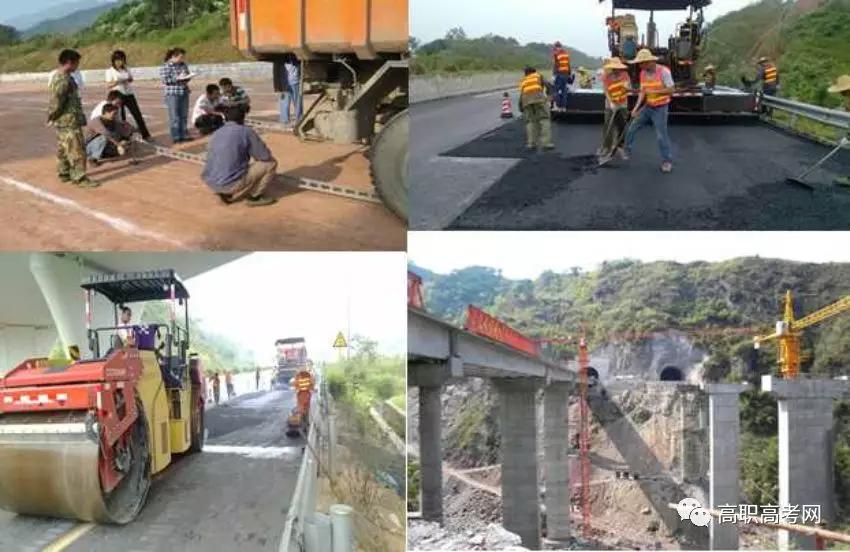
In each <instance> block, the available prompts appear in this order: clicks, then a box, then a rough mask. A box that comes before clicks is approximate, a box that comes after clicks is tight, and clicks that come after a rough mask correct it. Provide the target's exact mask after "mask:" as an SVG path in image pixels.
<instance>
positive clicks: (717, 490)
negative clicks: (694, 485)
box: [703, 383, 747, 550]
mask: <svg viewBox="0 0 850 552" xmlns="http://www.w3.org/2000/svg"><path fill="white" fill-rule="evenodd" d="M746 388H747V386H746V385H745V384H737V383H709V384H704V385H703V390H704V391H705V392H706V393H707V394H708V408H709V414H708V417H709V422H708V423H709V491H708V495H709V508H714V509H717V508H719V507H720V506H724V505H726V506H729V505H731V506H734V507H735V509H736V511H737V508H738V504H739V501H740V496H741V495H740V479H741V469H740V464H739V456H740V446H741V445H740V443H741V420H740V406H739V404H738V396H739V395H740V394H741V392H742V391H744V390H745V389H746ZM708 538H709V547H710V548H711V549H712V550H738V526H737V524H735V523H730V522H724V523H719V521H718V519H717V518H715V519H712V521H711V524H710V525H709V530H708Z"/></svg>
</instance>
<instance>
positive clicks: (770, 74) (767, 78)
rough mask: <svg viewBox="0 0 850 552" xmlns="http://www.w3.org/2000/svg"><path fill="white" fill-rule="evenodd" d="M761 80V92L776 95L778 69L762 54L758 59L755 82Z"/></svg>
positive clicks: (777, 90)
mask: <svg viewBox="0 0 850 552" xmlns="http://www.w3.org/2000/svg"><path fill="white" fill-rule="evenodd" d="M758 81H761V82H762V86H761V89H762V92H764V95H765V96H776V95H777V92H779V69H777V68H776V65H774V64H773V62H771V61H770V60H769V59H767V58H766V57H764V56H762V57H761V58H759V61H758V73H757V74H756V82H758Z"/></svg>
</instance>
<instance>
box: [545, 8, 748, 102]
mask: <svg viewBox="0 0 850 552" xmlns="http://www.w3.org/2000/svg"><path fill="white" fill-rule="evenodd" d="M603 1H604V0H600V2H603ZM709 5H711V0H611V15H610V17H608V18H606V20H605V25H606V27H607V30H608V48H609V51H610V53H611V56H612V57H619V58H620V59H622V60H623V62H625V63H627V64H628V62H629V60H631V59H634V58H635V56H636V54H637V52H638V50H640V49H642V48H648V49H649V50H650V51H651V52H652V53H653V54H654V55H655V56H657V57H658V62H659V63H660V64H662V65H666V66H667V67H669V68H670V72H671V73H672V75H673V80H674V81H675V83H676V92H675V93H674V94H673V98H672V101H671V103H670V113H671V114H672V115H677V116H682V115H691V116H698V117H703V118H711V117H716V118H720V117H724V118H729V117H732V118H735V119H738V118H745V119H755V118H756V111H755V109H756V98H755V95H754V94H752V93H748V92H744V91H741V90H738V89H735V88H731V87H725V86H712V87H709V86H705V84H704V83H702V82H699V75H697V62H698V60H699V58H700V54H701V52H702V48H703V44H704V42H705V27H704V23H705V19H704V15H703V10H704V9H705V8H706V7H707V6H709ZM618 10H636V11H649V22H648V24H647V28H646V31H645V32H644V33H641V32H640V29H639V28H638V25H637V22H636V19H635V15H634V14H632V13H623V12H622V11H618ZM673 10H678V11H684V10H687V16H686V17H685V19H684V21H682V22H681V23H679V24H678V25H676V29H675V32H674V33H673V34H672V35H670V36H669V37H668V39H667V40H666V41H661V40H660V38H659V32H658V29H657V26H656V24H655V12H656V11H673ZM629 67H630V69H629V77H630V78H631V81H632V87H633V90H632V91H631V93H630V94H629V107H630V108H631V107H633V106H634V104H635V102H636V101H637V98H638V91H639V86H640V67H639V66H638V65H637V64H629ZM604 110H605V95H604V92H603V91H602V89H601V87H600V88H596V89H580V88H576V89H573V90H571V91H570V93H569V95H568V98H567V108H566V110H562V111H561V112H560V113H559V112H557V111H556V112H554V113H553V115H554V116H556V117H557V116H560V115H566V116H570V115H588V114H593V115H601V114H602V113H604Z"/></svg>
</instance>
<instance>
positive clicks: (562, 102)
mask: <svg viewBox="0 0 850 552" xmlns="http://www.w3.org/2000/svg"><path fill="white" fill-rule="evenodd" d="M552 63H553V66H552V76H553V77H554V80H555V83H554V84H555V107H557V108H558V109H566V107H567V85H568V84H569V82H570V75H571V74H572V72H573V71H572V67H571V66H570V53H569V52H568V51H566V50H565V49H564V47H563V46H562V45H561V43H560V42H556V43H555V46H554V48H552Z"/></svg>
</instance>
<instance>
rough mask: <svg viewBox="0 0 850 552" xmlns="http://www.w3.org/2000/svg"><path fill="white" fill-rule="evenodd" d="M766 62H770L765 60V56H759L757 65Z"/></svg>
mask: <svg viewBox="0 0 850 552" xmlns="http://www.w3.org/2000/svg"><path fill="white" fill-rule="evenodd" d="M768 61H770V60H769V59H767V58H766V57H765V56H761V57H760V58H759V60H758V63H766V62H768Z"/></svg>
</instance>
